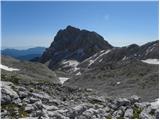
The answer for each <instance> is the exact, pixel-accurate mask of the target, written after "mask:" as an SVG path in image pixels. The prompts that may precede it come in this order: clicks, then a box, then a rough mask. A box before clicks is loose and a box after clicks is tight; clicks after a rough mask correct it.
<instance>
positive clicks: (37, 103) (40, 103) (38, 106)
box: [34, 100, 44, 110]
mask: <svg viewBox="0 0 160 120" xmlns="http://www.w3.org/2000/svg"><path fill="white" fill-rule="evenodd" d="M34 107H35V108H36V109H40V110H41V109H43V108H44V106H43V104H42V101H41V100H40V101H37V102H35V103H34Z"/></svg>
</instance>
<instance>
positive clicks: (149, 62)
mask: <svg viewBox="0 0 160 120" xmlns="http://www.w3.org/2000/svg"><path fill="white" fill-rule="evenodd" d="M141 61H142V62H144V63H148V64H159V59H146V60H141Z"/></svg>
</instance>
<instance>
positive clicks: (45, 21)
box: [1, 1, 158, 49]
mask: <svg viewBox="0 0 160 120" xmlns="http://www.w3.org/2000/svg"><path fill="white" fill-rule="evenodd" d="M68 25H71V26H74V27H78V28H80V29H86V30H89V31H95V32H97V33H98V34H100V35H101V36H103V37H104V39H105V40H107V41H108V42H109V43H110V44H112V45H113V46H118V47H121V46H126V45H130V44H133V43H135V44H138V45H142V44H145V43H147V42H150V41H155V40H158V2H157V1H152V2H151V1H144V2H136V1H132V2H128V1H124V2H118V1H117V2H115V1H114V2H109V1H106V2H104V1H103V2H83V1H82V2H62V1H61V2H54V1H52V2H51V1H50V2H49V1H48V2H36V1H27V2H24V1H23V2H22V1H18V2H12V1H2V43H1V44H2V48H16V49H17V48H20V49H23V48H24V49H27V48H32V47H37V46H41V47H49V46H50V44H51V42H52V41H53V39H54V36H55V35H56V33H57V32H58V30H59V29H64V28H66V26H68Z"/></svg>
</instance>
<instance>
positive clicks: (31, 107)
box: [25, 104, 34, 113]
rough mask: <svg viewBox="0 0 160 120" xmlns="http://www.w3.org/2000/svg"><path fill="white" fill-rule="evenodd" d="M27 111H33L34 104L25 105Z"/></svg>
mask: <svg viewBox="0 0 160 120" xmlns="http://www.w3.org/2000/svg"><path fill="white" fill-rule="evenodd" d="M25 111H26V112H28V113H31V112H32V111H34V107H33V105H31V104H27V106H26V107H25Z"/></svg>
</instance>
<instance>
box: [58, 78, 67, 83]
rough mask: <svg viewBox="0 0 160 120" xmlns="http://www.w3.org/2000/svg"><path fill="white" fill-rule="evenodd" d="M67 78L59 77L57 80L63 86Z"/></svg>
mask: <svg viewBox="0 0 160 120" xmlns="http://www.w3.org/2000/svg"><path fill="white" fill-rule="evenodd" d="M68 79H69V78H66V77H59V80H60V82H61V84H63V83H64V82H65V81H67V80H68Z"/></svg>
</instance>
